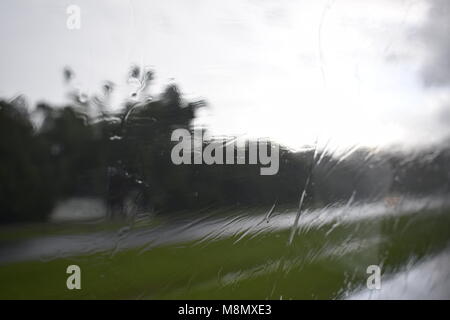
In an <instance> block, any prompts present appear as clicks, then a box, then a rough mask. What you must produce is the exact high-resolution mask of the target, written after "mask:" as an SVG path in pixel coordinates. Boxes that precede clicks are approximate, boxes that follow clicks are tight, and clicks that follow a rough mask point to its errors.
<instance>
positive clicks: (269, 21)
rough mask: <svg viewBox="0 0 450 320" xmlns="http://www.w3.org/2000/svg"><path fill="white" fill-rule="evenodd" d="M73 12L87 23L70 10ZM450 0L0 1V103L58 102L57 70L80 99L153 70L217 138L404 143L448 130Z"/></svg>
mask: <svg viewBox="0 0 450 320" xmlns="http://www.w3.org/2000/svg"><path fill="white" fill-rule="evenodd" d="M71 4H75V5H78V6H79V7H80V8H81V29H80V30H69V29H68V28H67V27H66V20H67V17H68V15H67V14H66V8H67V7H68V6H69V5H71ZM449 11H450V1H448V0H364V1H362V0H318V1H317V0H316V1H305V0H304V1H301V0H298V1H288V0H277V1H275V0H274V1H268V0H239V1H238V0H227V1H220V0H190V1H184V0H176V1H175V0H164V1H148V0H128V1H118V0H96V1H88V0H87V1H81V0H78V1H75V0H72V1H62V0H40V1H38V0H33V1H30V0H2V1H1V2H0V40H1V50H0V52H1V54H0V70H1V72H0V97H12V96H14V95H15V94H19V93H23V94H25V95H26V96H27V98H28V99H29V100H30V101H31V102H32V103H34V102H36V101H38V100H42V99H44V100H47V101H50V102H55V103H60V102H62V101H64V88H63V83H62V69H63V67H64V66H66V65H69V66H71V67H72V69H73V70H74V71H75V73H76V75H77V78H76V81H77V84H78V85H80V87H82V88H84V90H86V91H87V92H88V93H95V92H96V91H98V90H99V88H100V85H101V84H102V82H103V81H104V80H112V81H113V82H114V83H116V85H117V88H118V90H117V94H118V95H123V94H125V93H129V92H127V90H128V87H127V86H126V74H127V71H128V69H129V67H130V65H131V64H133V63H136V64H139V65H141V66H152V67H153V68H154V69H155V71H156V75H157V79H156V80H157V87H160V86H162V85H164V84H166V83H168V82H169V81H170V79H172V78H173V79H175V81H176V82H177V83H178V84H179V85H180V87H181V90H182V91H183V92H184V93H185V94H186V95H187V96H188V97H204V98H206V99H207V100H208V102H209V103H210V106H211V108H210V109H208V111H207V112H203V113H202V119H201V122H203V123H206V124H208V126H209V127H210V129H211V130H212V132H214V133H215V134H239V135H241V134H246V135H247V136H249V137H270V138H273V139H276V140H277V141H280V142H281V143H285V144H287V145H289V146H291V147H294V148H296V147H300V146H301V145H303V144H307V143H313V142H314V141H316V140H317V139H319V143H326V142H327V141H328V140H330V143H331V144H334V145H339V146H348V145H352V144H363V145H370V146H376V145H385V144H391V143H397V144H403V145H412V144H415V143H429V142H434V141H437V140H438V139H440V138H442V137H443V136H444V135H446V134H447V133H448V132H449V131H450V130H449V129H450V90H449V88H450V67H449V57H450V37H449V35H450V26H449V21H450V12H449Z"/></svg>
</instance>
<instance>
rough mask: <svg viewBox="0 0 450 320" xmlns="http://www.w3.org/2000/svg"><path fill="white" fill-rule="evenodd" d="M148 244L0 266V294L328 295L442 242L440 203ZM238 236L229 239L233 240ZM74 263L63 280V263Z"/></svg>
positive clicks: (446, 220) (447, 227) (445, 219)
mask: <svg viewBox="0 0 450 320" xmlns="http://www.w3.org/2000/svg"><path fill="white" fill-rule="evenodd" d="M289 233H290V230H278V231H273V232H266V233H259V234H257V235H252V234H248V235H246V236H245V237H243V238H241V235H239V234H236V235H233V236H231V237H226V238H221V239H218V240H214V241H211V240H210V241H189V242H186V243H179V244H176V245H174V244H171V245H163V246H159V247H155V248H151V249H145V248H134V249H129V250H124V251H118V252H115V251H105V252H100V253H95V254H91V255H82V256H75V257H70V258H57V259H53V260H50V261H45V262H44V261H28V262H20V263H11V264H5V265H1V266H0V299H34V298H38V299H136V298H137V299H139V298H141V299H178V298H180V299H181V298H182V299H266V298H267V299H334V298H345V297H346V296H347V295H348V294H349V293H351V292H353V291H354V290H356V289H358V288H364V286H365V283H366V279H367V277H368V275H367V274H366V268H367V267H368V266H369V265H372V264H376V265H380V266H381V267H382V273H383V277H384V276H389V275H390V274H394V273H396V272H400V271H404V270H407V269H408V268H410V267H411V266H412V265H414V264H415V263H416V262H419V261H421V260H423V259H424V258H425V257H428V256H431V255H433V254H435V253H438V252H441V251H443V250H445V249H446V248H447V247H448V245H449V240H450V212H448V211H445V210H433V211H431V210H430V211H420V212H411V213H408V214H404V215H400V216H395V215H389V216H384V217H378V218H373V219H370V218H367V219H362V220H357V221H353V222H347V223H340V224H337V225H336V224H332V223H330V224H324V225H321V226H320V227H311V228H303V229H301V230H299V233H298V234H297V236H296V237H295V238H294V241H293V243H292V244H290V245H289V244H288V239H289ZM238 240H239V241H238ZM72 264H76V265H79V266H80V268H81V279H82V280H81V286H82V289H81V290H68V289H67V287H66V279H67V277H68V274H66V268H67V266H68V265H72Z"/></svg>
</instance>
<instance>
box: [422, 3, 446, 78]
mask: <svg viewBox="0 0 450 320" xmlns="http://www.w3.org/2000/svg"><path fill="white" fill-rule="evenodd" d="M449 35H450V1H448V0H433V1H431V7H430V10H429V12H428V18H427V21H426V23H425V25H424V27H423V28H422V29H421V30H420V31H419V36H420V38H421V40H422V41H423V45H424V46H425V49H426V50H427V58H426V61H425V64H424V65H423V67H422V70H421V75H422V79H423V82H424V85H425V86H427V87H431V86H447V85H450V36H449Z"/></svg>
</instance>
